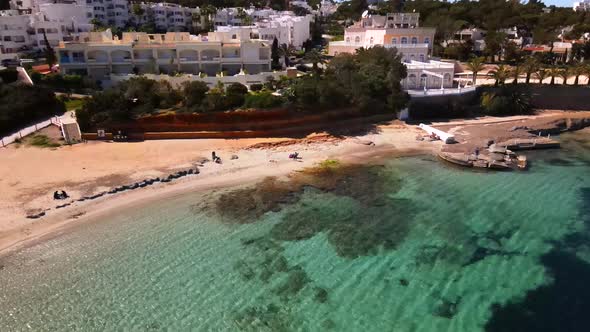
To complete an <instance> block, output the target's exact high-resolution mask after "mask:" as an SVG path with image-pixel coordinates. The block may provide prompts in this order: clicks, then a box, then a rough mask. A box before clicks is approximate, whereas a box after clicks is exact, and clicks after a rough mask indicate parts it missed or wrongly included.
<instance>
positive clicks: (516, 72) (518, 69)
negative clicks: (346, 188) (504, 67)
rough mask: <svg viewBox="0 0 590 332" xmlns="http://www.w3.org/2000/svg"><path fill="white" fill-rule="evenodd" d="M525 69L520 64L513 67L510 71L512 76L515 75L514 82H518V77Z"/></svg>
mask: <svg viewBox="0 0 590 332" xmlns="http://www.w3.org/2000/svg"><path fill="white" fill-rule="evenodd" d="M523 71H524V70H523V69H522V67H519V66H516V67H514V68H512V70H511V71H510V74H512V77H514V81H512V84H518V78H519V77H520V75H521V74H522V73H523Z"/></svg>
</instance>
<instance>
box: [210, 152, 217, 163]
mask: <svg viewBox="0 0 590 332" xmlns="http://www.w3.org/2000/svg"><path fill="white" fill-rule="evenodd" d="M215 159H217V155H216V154H215V151H213V152H211V160H213V161H215Z"/></svg>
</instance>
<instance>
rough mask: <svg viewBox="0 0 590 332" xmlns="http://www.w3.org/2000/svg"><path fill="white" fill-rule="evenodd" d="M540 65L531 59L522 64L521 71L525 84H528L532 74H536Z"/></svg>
mask: <svg viewBox="0 0 590 332" xmlns="http://www.w3.org/2000/svg"><path fill="white" fill-rule="evenodd" d="M539 67H540V63H539V61H538V60H537V59H535V58H533V57H528V58H527V59H526V60H525V61H524V63H523V64H522V70H523V71H524V73H525V74H526V79H525V83H526V84H529V82H530V80H531V76H532V74H533V73H536V72H537V71H538V70H539Z"/></svg>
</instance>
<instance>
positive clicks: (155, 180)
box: [27, 167, 200, 219]
mask: <svg viewBox="0 0 590 332" xmlns="http://www.w3.org/2000/svg"><path fill="white" fill-rule="evenodd" d="M199 173H200V171H199V168H198V167H195V168H189V169H186V170H182V171H178V172H175V173H171V174H169V175H168V176H166V177H162V178H160V177H156V178H149V179H145V180H142V181H138V182H134V183H132V184H128V185H121V186H118V187H114V188H112V189H111V190H108V191H102V192H99V193H97V194H94V195H90V196H82V197H80V198H78V199H72V200H70V201H69V202H67V203H64V204H60V205H56V206H55V207H54V208H53V209H55V210H58V209H63V208H65V207H68V206H70V205H72V204H74V203H76V202H84V201H91V200H95V199H97V198H100V197H103V196H106V195H114V194H118V193H122V192H124V191H129V190H135V189H140V188H145V187H147V186H151V185H153V184H156V183H168V182H171V181H174V180H177V179H179V178H182V177H185V176H188V175H197V174H199ZM50 210H52V208H46V209H43V210H42V211H41V212H38V213H34V214H29V215H27V218H28V219H39V218H41V217H43V216H45V215H46V212H47V211H50Z"/></svg>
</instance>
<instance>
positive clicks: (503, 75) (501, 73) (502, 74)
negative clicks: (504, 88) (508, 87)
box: [489, 64, 510, 86]
mask: <svg viewBox="0 0 590 332" xmlns="http://www.w3.org/2000/svg"><path fill="white" fill-rule="evenodd" d="M489 73H490V74H492V77H493V78H494V80H495V81H496V82H495V83H494V86H498V85H504V82H505V81H506V79H507V78H508V77H509V76H510V70H509V69H508V67H506V66H505V65H503V64H501V65H498V67H496V69H494V70H491V71H490V72H489Z"/></svg>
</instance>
